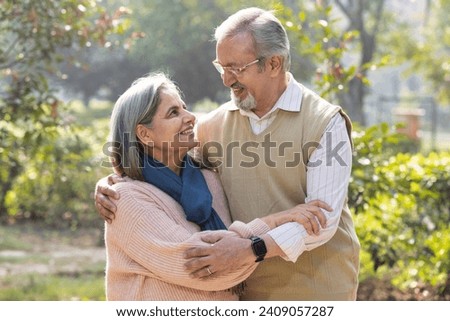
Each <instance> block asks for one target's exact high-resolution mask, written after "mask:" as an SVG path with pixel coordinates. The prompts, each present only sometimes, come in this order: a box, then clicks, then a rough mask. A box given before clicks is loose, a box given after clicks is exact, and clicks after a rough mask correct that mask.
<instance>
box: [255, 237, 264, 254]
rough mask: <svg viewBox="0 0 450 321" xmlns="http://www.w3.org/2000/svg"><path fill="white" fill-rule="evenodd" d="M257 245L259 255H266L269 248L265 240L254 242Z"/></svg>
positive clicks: (256, 250)
mask: <svg viewBox="0 0 450 321" xmlns="http://www.w3.org/2000/svg"><path fill="white" fill-rule="evenodd" d="M254 245H255V252H256V253H257V255H258V256H260V255H265V254H266V253H267V249H266V244H264V241H263V240H261V239H260V240H258V241H257V242H255V243H254Z"/></svg>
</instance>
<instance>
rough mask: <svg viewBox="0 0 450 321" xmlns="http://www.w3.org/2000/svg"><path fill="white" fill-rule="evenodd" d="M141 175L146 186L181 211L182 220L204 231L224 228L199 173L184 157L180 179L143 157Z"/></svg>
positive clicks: (146, 156)
mask: <svg viewBox="0 0 450 321" xmlns="http://www.w3.org/2000/svg"><path fill="white" fill-rule="evenodd" d="M143 163H144V168H143V171H142V172H143V175H144V179H145V181H146V182H147V183H150V184H152V185H154V186H156V187H158V188H159V189H161V190H162V191H163V192H165V193H167V194H169V195H170V196H172V198H173V199H175V200H176V201H177V202H178V203H180V205H181V206H182V207H183V209H184V212H185V214H186V219H187V220H188V221H190V222H193V223H196V224H197V225H199V226H200V228H201V230H202V231H205V230H222V229H225V230H226V227H225V225H224V224H223V222H222V220H221V219H220V217H219V215H218V214H217V212H216V211H215V210H214V209H213V208H212V195H211V193H210V191H209V189H208V185H206V181H205V178H204V177H203V174H202V173H201V171H200V169H199V168H198V167H196V166H195V165H194V163H193V162H192V159H191V158H190V157H189V156H188V155H186V156H185V158H184V159H183V162H182V166H181V167H182V168H181V173H180V176H178V175H177V174H175V173H174V172H173V171H172V170H171V169H169V168H168V167H167V166H165V165H164V164H163V163H161V162H159V161H157V160H155V159H153V158H152V157H150V156H148V155H145V156H144V162H143Z"/></svg>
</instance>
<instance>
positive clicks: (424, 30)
mask: <svg viewBox="0 0 450 321" xmlns="http://www.w3.org/2000/svg"><path fill="white" fill-rule="evenodd" d="M449 11H450V0H435V1H430V0H427V6H426V9H425V12H424V19H423V20H424V22H423V24H422V25H421V26H411V25H408V28H409V29H410V30H416V32H415V33H413V32H411V33H410V34H411V36H410V37H404V35H403V34H402V33H401V32H399V33H394V34H393V35H392V38H391V42H392V43H394V44H395V43H401V44H402V45H401V46H395V45H393V46H391V47H393V48H394V49H395V54H396V58H397V60H398V63H407V64H408V65H409V68H408V73H409V74H411V73H414V74H420V75H422V76H423V77H424V79H425V80H426V83H427V89H426V91H427V92H428V94H429V95H431V96H433V97H435V98H436V100H438V101H439V102H441V103H442V104H449V103H450V90H449V88H450V61H449V56H450V28H449V26H448V12H449ZM412 28H414V29H412Z"/></svg>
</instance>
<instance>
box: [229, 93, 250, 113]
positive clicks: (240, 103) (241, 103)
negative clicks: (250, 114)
mask: <svg viewBox="0 0 450 321" xmlns="http://www.w3.org/2000/svg"><path fill="white" fill-rule="evenodd" d="M230 96H231V99H232V100H233V102H234V104H235V105H236V106H237V107H238V108H239V109H241V110H243V111H250V110H252V109H255V108H256V100H255V97H253V96H252V95H251V94H250V93H247V97H246V98H245V99H244V100H241V99H239V98H238V97H236V95H235V94H234V93H233V91H231V95H230Z"/></svg>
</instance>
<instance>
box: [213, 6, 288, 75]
mask: <svg viewBox="0 0 450 321" xmlns="http://www.w3.org/2000/svg"><path fill="white" fill-rule="evenodd" d="M247 32H248V33H250V35H251V36H252V37H253V41H254V46H255V51H256V55H257V58H268V57H271V56H275V55H276V56H282V57H283V70H284V71H289V68H290V66H291V55H290V44H289V39H288V36H287V33H286V30H285V29H284V27H283V25H282V24H281V22H280V21H279V20H278V19H277V18H276V17H275V16H274V14H273V12H272V11H267V10H263V9H260V8H255V7H252V8H247V9H242V10H240V11H238V12H236V13H235V14H233V15H231V16H230V17H228V18H227V19H226V20H225V21H224V22H223V23H222V24H221V25H220V26H219V27H217V28H216V31H215V34H214V38H215V40H216V41H217V42H218V41H220V40H222V39H225V38H228V37H234V36H236V35H238V34H240V33H247Z"/></svg>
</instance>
